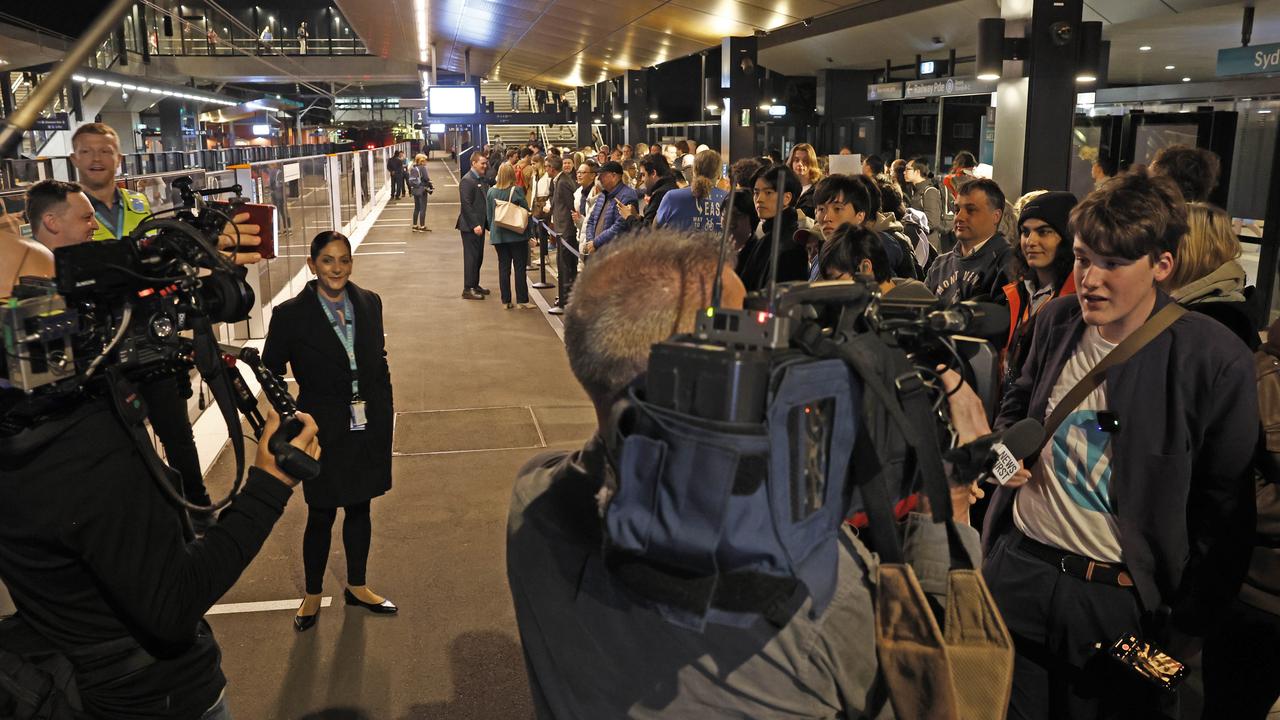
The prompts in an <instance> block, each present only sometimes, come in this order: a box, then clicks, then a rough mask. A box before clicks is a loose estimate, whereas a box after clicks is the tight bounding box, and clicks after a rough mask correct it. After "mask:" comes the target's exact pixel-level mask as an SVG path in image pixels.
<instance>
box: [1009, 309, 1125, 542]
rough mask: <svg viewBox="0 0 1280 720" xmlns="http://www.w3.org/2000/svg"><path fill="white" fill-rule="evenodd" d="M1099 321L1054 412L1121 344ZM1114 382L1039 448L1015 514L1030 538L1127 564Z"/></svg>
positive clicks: (1068, 372)
mask: <svg viewBox="0 0 1280 720" xmlns="http://www.w3.org/2000/svg"><path fill="white" fill-rule="evenodd" d="M1115 346H1116V345H1115V343H1110V342H1107V341H1106V340H1104V339H1103V338H1102V335H1101V333H1099V332H1098V329H1097V328H1096V327H1094V326H1092V325H1091V326H1089V327H1088V328H1086V329H1085V332H1084V337H1082V338H1081V340H1080V346H1079V347H1077V348H1076V351H1075V353H1074V354H1072V356H1071V358H1070V359H1069V360H1067V364H1066V365H1065V366H1064V367H1063V368H1062V375H1060V376H1059V377H1058V382H1057V383H1056V384H1054V386H1053V392H1051V393H1050V394H1049V404H1048V405H1047V406H1046V408H1045V413H1046V417H1047V414H1049V413H1052V412H1053V409H1054V407H1056V406H1057V404H1058V403H1059V402H1061V401H1062V398H1063V397H1064V396H1065V395H1066V394H1067V393H1068V392H1070V391H1071V388H1073V387H1075V385H1076V383H1077V382H1079V381H1080V379H1081V378H1083V377H1084V376H1085V375H1087V374H1088V373H1089V371H1090V370H1091V369H1093V367H1094V366H1095V365H1097V364H1098V363H1099V362H1101V361H1102V358H1104V357H1106V356H1107V353H1109V352H1111V350H1112V349H1114V348H1115ZM1105 412H1107V384H1106V383H1105V382H1103V383H1102V384H1101V385H1099V386H1098V388H1097V389H1095V390H1094V391H1093V392H1092V393H1090V394H1089V396H1088V397H1086V398H1085V399H1084V402H1082V403H1080V404H1079V405H1078V406H1077V407H1076V408H1075V410H1073V411H1072V412H1071V414H1070V415H1068V416H1067V419H1066V420H1064V421H1063V422H1062V424H1061V425H1060V426H1058V429H1057V431H1056V432H1054V434H1053V438H1052V439H1051V440H1050V441H1049V442H1048V443H1047V444H1046V445H1045V447H1044V450H1042V451H1041V452H1040V457H1039V458H1038V459H1037V461H1036V463H1035V465H1034V466H1033V467H1032V469H1031V481H1030V482H1028V483H1027V484H1026V485H1025V486H1024V487H1023V488H1022V489H1021V490H1019V491H1018V494H1017V495H1016V496H1015V497H1014V503H1013V519H1014V522H1015V523H1016V524H1017V527H1018V529H1019V530H1021V531H1022V532H1023V533H1025V534H1026V535H1027V536H1028V537H1030V538H1032V539H1034V540H1038V541H1040V542H1042V543H1045V544H1047V545H1053V546H1054V547H1058V548H1062V549H1063V550H1068V551H1070V552H1073V553H1076V554H1078V555H1084V556H1085V557H1089V558H1092V559H1094V560H1101V561H1103V562H1113V563H1118V562H1122V561H1123V558H1122V557H1121V550H1120V529H1119V526H1118V525H1117V524H1116V511H1115V507H1114V506H1113V504H1112V501H1111V496H1112V493H1111V481H1112V477H1111V453H1112V448H1113V447H1114V443H1113V438H1112V437H1111V433H1110V432H1108V429H1109V427H1108V423H1106V422H1100V421H1099V413H1105Z"/></svg>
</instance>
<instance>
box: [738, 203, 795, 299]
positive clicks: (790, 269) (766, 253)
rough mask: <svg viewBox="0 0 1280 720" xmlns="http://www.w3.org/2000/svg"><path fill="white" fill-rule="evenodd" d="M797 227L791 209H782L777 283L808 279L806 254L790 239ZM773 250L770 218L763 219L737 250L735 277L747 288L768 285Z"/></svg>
mask: <svg viewBox="0 0 1280 720" xmlns="http://www.w3.org/2000/svg"><path fill="white" fill-rule="evenodd" d="M798 227H799V218H797V217H796V211H795V208H787V209H785V210H783V211H782V234H781V236H779V239H778V282H780V283H781V282H793V281H797V280H808V279H809V254H808V252H807V251H806V250H805V247H804V246H803V245H801V244H799V243H797V242H796V241H795V240H794V238H795V234H796V230H797V228H798ZM772 249H773V219H772V218H770V219H769V220H765V221H764V223H763V224H762V225H761V229H760V232H759V233H758V234H755V235H752V236H751V238H750V239H748V240H747V242H746V244H745V245H743V246H742V250H741V251H740V252H739V253H738V265H737V271H738V277H740V278H742V282H743V284H744V285H746V287H747V291H748V292H751V291H753V290H763V289H765V288H767V287H768V286H769V260H770V258H771V256H772Z"/></svg>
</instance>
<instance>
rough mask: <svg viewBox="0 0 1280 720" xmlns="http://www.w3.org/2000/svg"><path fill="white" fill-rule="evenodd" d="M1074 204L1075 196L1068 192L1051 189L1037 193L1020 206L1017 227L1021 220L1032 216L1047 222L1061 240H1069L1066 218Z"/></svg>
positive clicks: (1023, 220) (1019, 225)
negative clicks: (1040, 193) (1020, 211)
mask: <svg viewBox="0 0 1280 720" xmlns="http://www.w3.org/2000/svg"><path fill="white" fill-rule="evenodd" d="M1075 206H1076V196H1075V195H1072V194H1071V193H1069V192H1063V191H1060V190H1051V191H1049V192H1047V193H1044V194H1042V195H1037V196H1036V197H1034V198H1032V199H1031V200H1029V201H1027V203H1026V204H1025V205H1023V206H1022V214H1021V215H1020V216H1018V227H1022V223H1023V222H1025V221H1027V220H1031V219H1033V218H1034V219H1036V220H1043V221H1044V222H1046V223H1048V224H1049V227H1051V228H1053V229H1054V230H1056V231H1058V235H1060V236H1061V237H1062V239H1063V240H1070V237H1069V236H1068V235H1067V218H1068V217H1070V216H1071V209H1072V208H1074V207H1075Z"/></svg>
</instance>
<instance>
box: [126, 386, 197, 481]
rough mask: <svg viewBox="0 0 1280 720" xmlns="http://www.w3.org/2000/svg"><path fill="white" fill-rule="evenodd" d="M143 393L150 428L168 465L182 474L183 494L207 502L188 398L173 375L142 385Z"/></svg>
mask: <svg viewBox="0 0 1280 720" xmlns="http://www.w3.org/2000/svg"><path fill="white" fill-rule="evenodd" d="M141 392H142V397H143V399H144V400H146V402H147V419H148V420H150V421H151V430H152V432H154V433H155V434H156V438H158V439H159V440H160V444H161V445H163V446H164V455H165V458H166V460H167V462H168V464H169V467H171V468H173V469H174V470H177V471H178V474H180V475H182V495H183V497H185V498H186V499H187V500H190V501H191V502H193V503H196V504H201V505H208V504H209V493H208V491H207V490H205V487H204V476H203V474H202V473H201V472H200V454H199V453H198V452H196V441H195V435H194V433H192V431H191V418H189V417H188V416H187V401H186V399H185V398H184V397H183V396H182V392H180V390H179V381H178V378H176V377H169V378H163V379H161V380H155V381H153V382H150V383H147V384H146V385H143V386H142V388H141Z"/></svg>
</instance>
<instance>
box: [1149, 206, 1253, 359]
mask: <svg viewBox="0 0 1280 720" xmlns="http://www.w3.org/2000/svg"><path fill="white" fill-rule="evenodd" d="M1239 257H1240V240H1239V239H1238V238H1236V234H1235V232H1234V231H1233V230H1232V229H1231V217H1230V216H1229V215H1227V213H1226V211H1224V210H1223V209H1222V208H1219V207H1217V206H1214V205H1210V204H1209V203H1204V202H1193V203H1187V235H1186V237H1184V238H1183V239H1182V242H1181V243H1180V244H1179V245H1178V255H1177V259H1176V260H1175V261H1174V266H1173V273H1172V274H1170V275H1169V279H1168V280H1166V281H1165V282H1164V284H1163V286H1162V288H1163V289H1164V290H1165V291H1166V292H1168V293H1169V295H1170V296H1172V297H1173V299H1174V300H1176V301H1178V304H1180V305H1182V306H1183V307H1185V308H1187V309H1188V310H1194V311H1196V312H1198V313H1201V314H1203V315H1208V316H1209V317H1211V318H1213V319H1214V320H1217V321H1218V322H1220V323H1222V324H1223V325H1225V326H1227V328H1228V329H1229V330H1231V332H1233V333H1235V334H1236V335H1237V336H1238V337H1239V338H1240V339H1241V340H1243V341H1244V344H1245V345H1247V346H1249V349H1250V350H1257V349H1258V345H1259V343H1260V338H1259V337H1258V331H1257V319H1256V318H1255V317H1254V313H1253V309H1252V304H1251V303H1250V302H1249V300H1248V299H1247V298H1246V297H1245V272H1244V268H1243V267H1242V266H1241V265H1240V261H1239V260H1238V258H1239Z"/></svg>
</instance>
